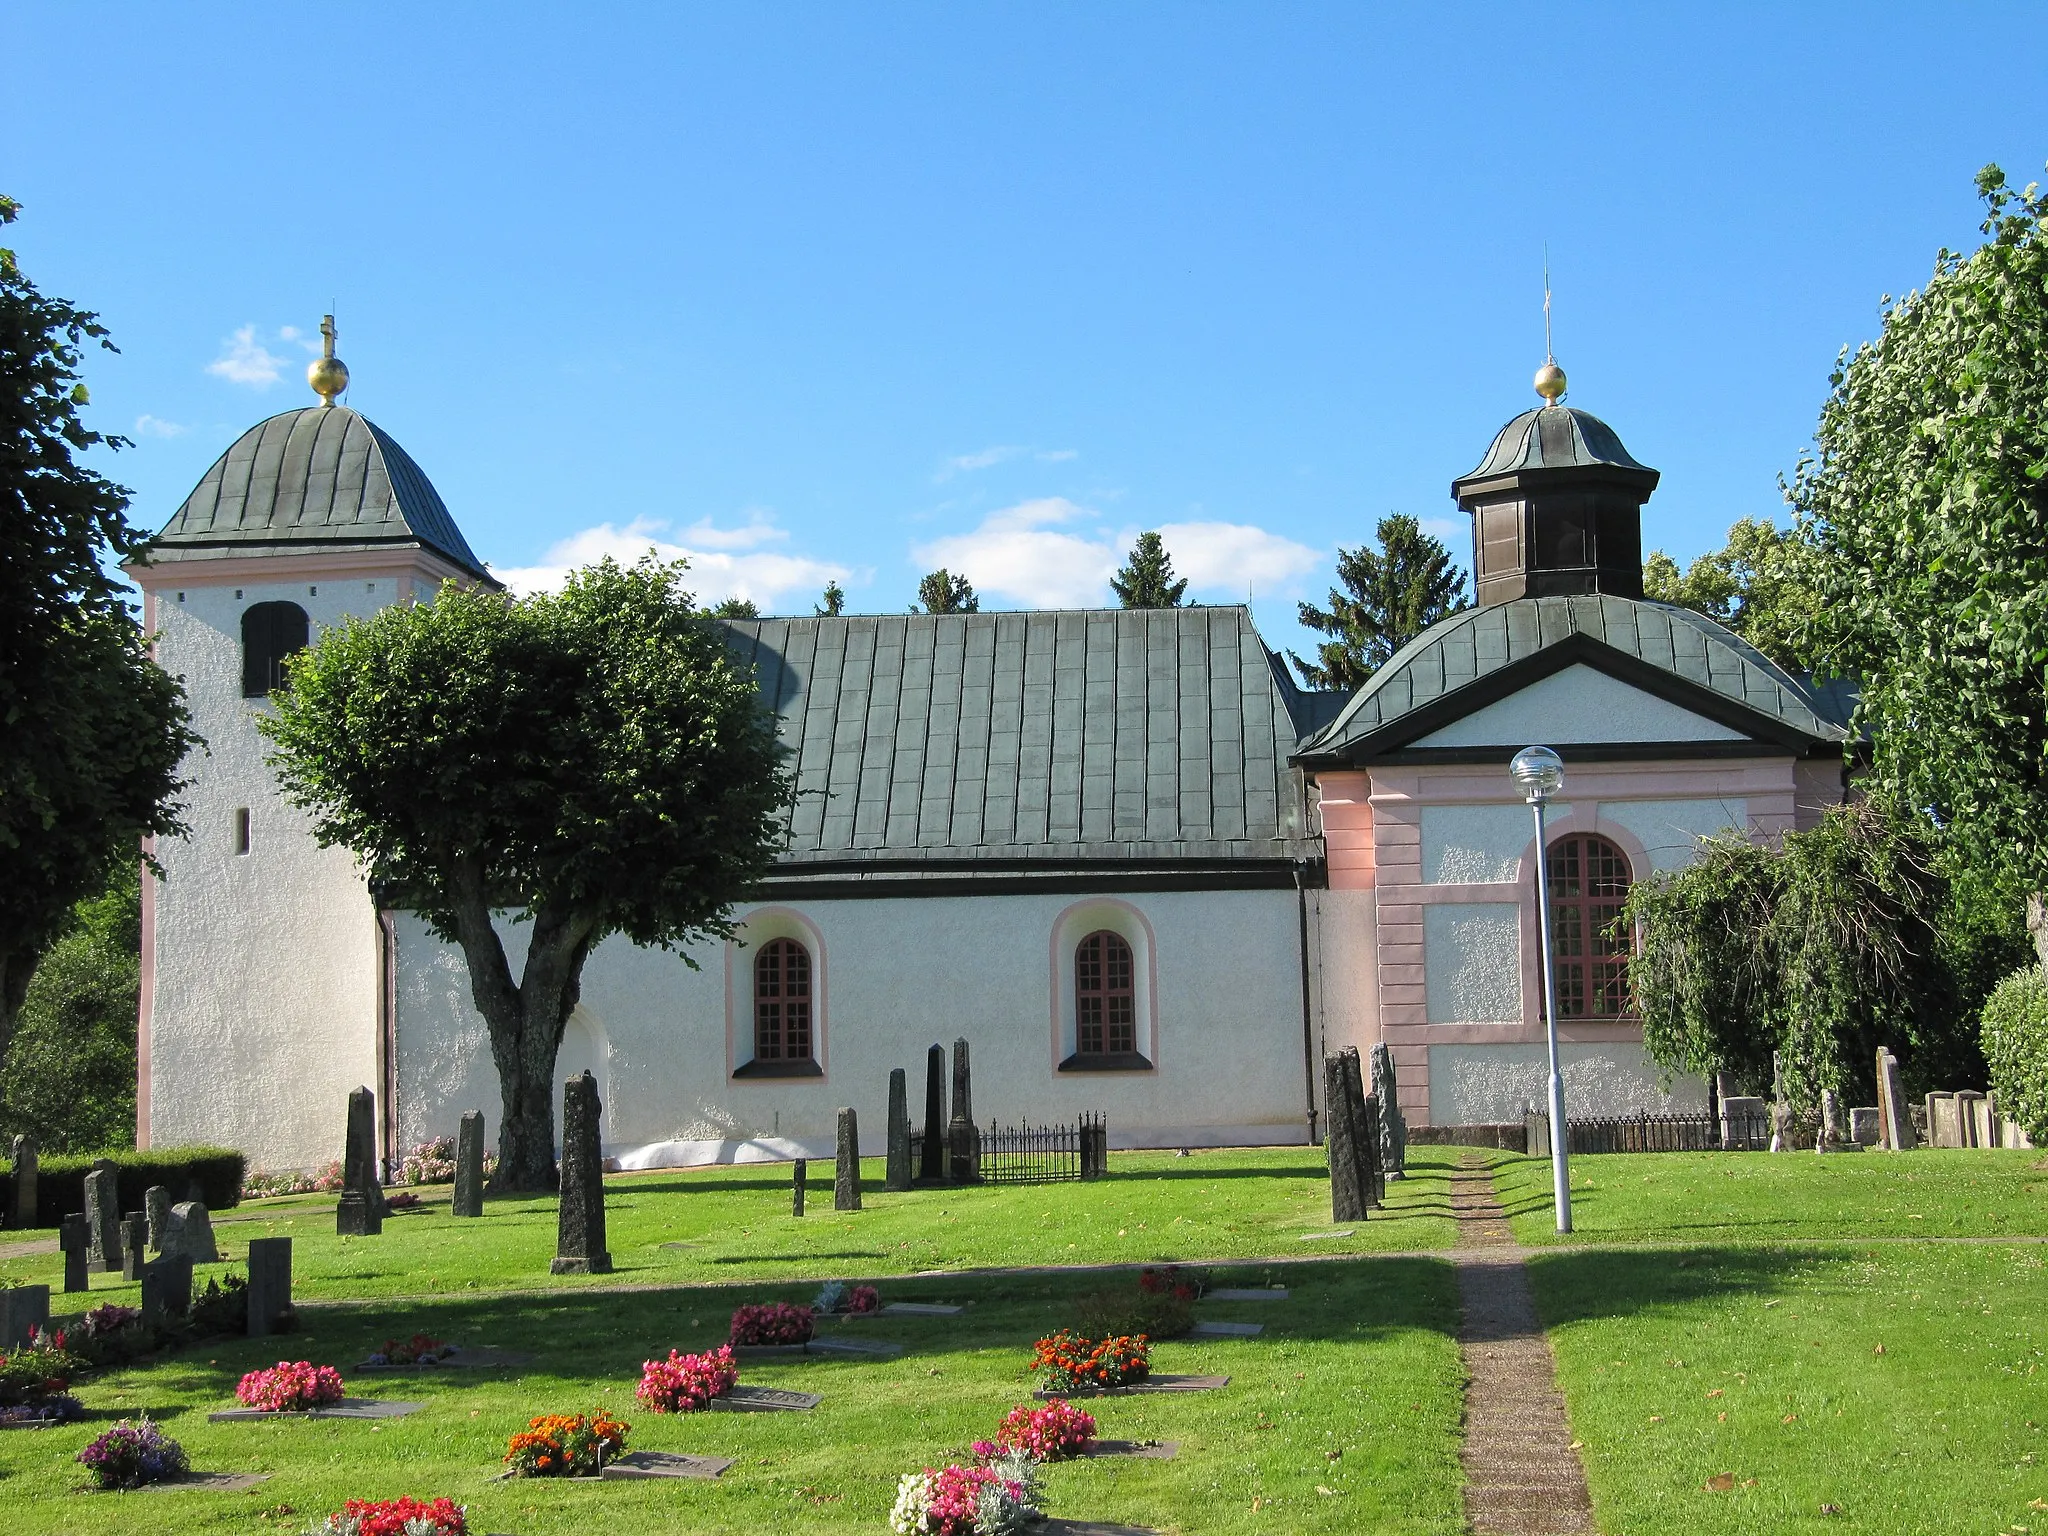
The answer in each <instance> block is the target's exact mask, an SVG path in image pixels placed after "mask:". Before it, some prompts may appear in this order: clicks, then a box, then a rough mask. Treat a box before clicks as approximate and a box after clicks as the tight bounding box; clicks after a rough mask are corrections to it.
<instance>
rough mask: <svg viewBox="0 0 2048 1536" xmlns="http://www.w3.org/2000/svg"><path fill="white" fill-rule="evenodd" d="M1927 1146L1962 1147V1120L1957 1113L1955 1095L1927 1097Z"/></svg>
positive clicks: (1941, 1094) (1936, 1094)
mask: <svg viewBox="0 0 2048 1536" xmlns="http://www.w3.org/2000/svg"><path fill="white" fill-rule="evenodd" d="M1927 1144H1928V1145H1929V1146H1930V1147H1960V1146H1961V1145H1962V1144H1963V1127H1962V1118H1961V1116H1960V1115H1959V1114H1958V1113H1957V1110H1956V1096H1955V1095H1954V1094H1952V1093H1930V1094H1929V1095H1927Z"/></svg>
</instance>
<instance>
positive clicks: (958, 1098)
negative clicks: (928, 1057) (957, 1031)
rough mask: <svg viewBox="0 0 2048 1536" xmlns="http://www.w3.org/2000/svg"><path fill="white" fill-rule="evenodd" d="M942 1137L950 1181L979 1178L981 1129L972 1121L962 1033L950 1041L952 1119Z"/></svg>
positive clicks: (971, 1083)
mask: <svg viewBox="0 0 2048 1536" xmlns="http://www.w3.org/2000/svg"><path fill="white" fill-rule="evenodd" d="M946 1138H947V1141H948V1143H949V1146H948V1151H949V1153H950V1154H951V1159H950V1160H951V1164H952V1166H951V1167H950V1169H949V1170H948V1172H949V1174H950V1176H951V1177H952V1180H953V1182H954V1183H955V1184H972V1183H975V1182H976V1181H977V1180H979V1179H980V1178H981V1131H980V1130H979V1129H978V1128H977V1127H976V1126H975V1123H974V1074H973V1068H972V1067H971V1065H970V1064H969V1062H968V1057H967V1039H966V1037H965V1036H962V1037H961V1038H959V1039H957V1040H955V1041H954V1042H953V1119H952V1121H951V1123H950V1124H949V1125H948V1126H947V1127H946Z"/></svg>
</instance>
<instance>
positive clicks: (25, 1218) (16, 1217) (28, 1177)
mask: <svg viewBox="0 0 2048 1536" xmlns="http://www.w3.org/2000/svg"><path fill="white" fill-rule="evenodd" d="M7 1166H8V1174H7V1186H8V1188H7V1224H8V1225H9V1226H10V1227H17V1228H19V1227H32V1226H34V1225H35V1224H36V1200H37V1198H38V1197H37V1194H36V1170H37V1167H38V1160H37V1158H36V1139H35V1137H33V1136H30V1135H28V1134H26V1133H23V1134H22V1135H20V1136H17V1137H15V1138H14V1145H13V1148H12V1150H11V1155H10V1159H9V1162H8V1165H7Z"/></svg>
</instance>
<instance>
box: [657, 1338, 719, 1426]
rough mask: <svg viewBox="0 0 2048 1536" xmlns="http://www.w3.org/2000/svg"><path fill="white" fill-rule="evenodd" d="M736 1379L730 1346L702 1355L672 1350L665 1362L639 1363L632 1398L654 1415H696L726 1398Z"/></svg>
mask: <svg viewBox="0 0 2048 1536" xmlns="http://www.w3.org/2000/svg"><path fill="white" fill-rule="evenodd" d="M739 1379H740V1378H739V1372H738V1370H737V1369H735V1368H734V1366H733V1363H732V1349H731V1347H730V1346H729V1345H725V1344H721V1345H719V1346H718V1348H717V1349H714V1350H712V1351H711V1352H710V1353H709V1354H703V1355H685V1354H681V1353H678V1352H677V1351H675V1350H673V1349H672V1350H670V1351H669V1352H668V1358H667V1359H666V1360H648V1361H644V1362H643V1363H642V1365H641V1376H640V1385H639V1386H638V1387H637V1388H636V1389H635V1391H634V1396H636V1397H638V1398H639V1399H640V1401H641V1402H643V1403H645V1404H646V1405H647V1406H648V1407H649V1408H651V1409H653V1410H654V1411H655V1412H656V1413H696V1412H698V1411H699V1410H700V1409H704V1408H708V1407H710V1406H711V1400H712V1399H713V1398H714V1397H723V1396H725V1394H726V1393H728V1392H730V1391H731V1390H732V1389H733V1386H734V1385H735V1384H736V1383H737V1382H738V1381H739Z"/></svg>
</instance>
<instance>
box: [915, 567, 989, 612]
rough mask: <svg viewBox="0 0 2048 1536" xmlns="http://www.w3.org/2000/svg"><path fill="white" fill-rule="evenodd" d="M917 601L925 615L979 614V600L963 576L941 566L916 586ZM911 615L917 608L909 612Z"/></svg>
mask: <svg viewBox="0 0 2048 1536" xmlns="http://www.w3.org/2000/svg"><path fill="white" fill-rule="evenodd" d="M917 601H918V603H919V605H920V606H921V607H922V608H923V610H924V612H926V613H979V612H981V599H980V598H979V597H977V596H975V593H974V584H973V583H972V582H970V581H969V580H968V579H967V578H966V577H965V576H955V575H954V574H953V573H952V572H951V571H949V570H947V569H946V568H945V567H944V566H943V565H942V566H940V567H939V568H938V569H937V570H936V571H933V572H932V573H931V574H930V575H929V576H927V577H925V578H924V580H922V581H920V582H919V583H918V584H917ZM910 611H911V612H912V613H916V612H917V611H918V609H917V608H913V609H911V610H910Z"/></svg>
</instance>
